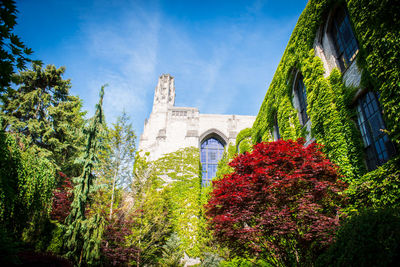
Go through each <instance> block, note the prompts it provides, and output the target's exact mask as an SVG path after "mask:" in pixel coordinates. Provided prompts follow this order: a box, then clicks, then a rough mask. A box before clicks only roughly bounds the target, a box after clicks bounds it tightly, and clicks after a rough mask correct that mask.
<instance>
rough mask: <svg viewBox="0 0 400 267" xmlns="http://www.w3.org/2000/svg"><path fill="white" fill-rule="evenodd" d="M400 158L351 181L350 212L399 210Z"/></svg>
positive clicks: (349, 190)
mask: <svg viewBox="0 0 400 267" xmlns="http://www.w3.org/2000/svg"><path fill="white" fill-rule="evenodd" d="M399 166H400V157H396V158H394V159H392V160H390V161H389V162H387V163H386V164H384V165H382V166H380V167H379V168H377V169H376V170H374V171H372V172H369V173H367V174H366V175H364V176H362V177H361V178H360V179H358V180H355V181H353V182H352V183H351V184H350V186H349V188H348V190H347V192H346V193H347V195H348V196H349V201H350V207H349V208H348V210H349V211H351V210H358V209H362V208H375V209H376V208H384V207H392V208H400V168H399Z"/></svg>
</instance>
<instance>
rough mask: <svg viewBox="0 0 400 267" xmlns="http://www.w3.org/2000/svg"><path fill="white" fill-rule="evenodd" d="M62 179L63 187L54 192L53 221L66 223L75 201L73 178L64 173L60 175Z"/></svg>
mask: <svg viewBox="0 0 400 267" xmlns="http://www.w3.org/2000/svg"><path fill="white" fill-rule="evenodd" d="M58 174H59V175H60V178H61V185H60V186H59V187H58V188H57V189H56V190H55V191H54V198H53V208H52V210H51V214H50V216H51V219H52V220H57V221H58V222H60V223H64V221H65V218H67V216H68V215H69V213H70V211H71V203H72V201H73V199H74V194H73V189H74V186H73V185H72V182H71V178H69V177H67V176H66V175H65V174H64V173H62V172H59V173H58Z"/></svg>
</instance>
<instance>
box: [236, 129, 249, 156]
mask: <svg viewBox="0 0 400 267" xmlns="http://www.w3.org/2000/svg"><path fill="white" fill-rule="evenodd" d="M251 135H252V129H251V128H246V129H243V130H241V131H240V132H239V133H238V134H237V136H236V150H237V153H244V152H246V151H250V150H251V148H252V143H251Z"/></svg>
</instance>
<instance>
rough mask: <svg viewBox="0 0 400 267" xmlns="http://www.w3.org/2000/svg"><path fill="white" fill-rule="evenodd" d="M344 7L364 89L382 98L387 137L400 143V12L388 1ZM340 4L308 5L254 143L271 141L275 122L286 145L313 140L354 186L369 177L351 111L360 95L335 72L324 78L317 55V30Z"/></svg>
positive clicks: (316, 0)
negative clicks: (302, 108)
mask: <svg viewBox="0 0 400 267" xmlns="http://www.w3.org/2000/svg"><path fill="white" fill-rule="evenodd" d="M340 2H341V3H340ZM340 2H339V4H343V5H346V6H347V7H348V10H349V14H350V18H351V20H352V24H353V26H354V30H355V35H356V38H357V39H358V41H359V43H360V53H359V55H358V56H357V64H358V66H359V67H360V69H361V70H362V88H370V89H373V90H377V91H378V92H380V102H381V104H382V107H383V110H384V116H385V119H386V123H387V126H388V133H389V135H390V137H391V138H392V140H394V142H395V143H399V140H400V139H399V137H400V126H399V125H400V116H398V114H399V113H400V106H399V104H398V103H400V88H399V87H400V63H399V61H398V60H395V59H398V58H400V52H399V51H400V39H399V38H400V34H399V32H400V24H399V22H400V19H399V17H400V15H399V14H400V12H399V11H400V9H399V7H398V6H396V5H390V4H389V1H377V0H373V1H369V0H368V1H367V0H358V1H355V0H354V1H350V0H349V1H340ZM337 4H338V2H337V1H332V0H311V1H309V2H308V4H307V6H306V8H305V10H304V11H303V13H302V14H301V16H300V18H299V20H298V22H297V25H296V27H295V29H294V30H293V33H292V35H291V37H290V40H289V43H288V45H287V47H286V50H285V52H284V54H283V56H282V59H281V62H280V63H279V66H278V68H277V71H276V73H275V75H274V77H273V80H272V82H271V84H270V87H269V88H268V91H267V94H266V96H265V98H264V101H263V103H262V105H261V108H260V111H259V113H258V116H257V118H256V121H255V123H254V125H253V129H252V132H253V133H252V141H253V143H257V142H261V141H272V140H273V139H272V134H271V133H272V130H273V127H274V122H275V119H277V121H278V125H279V130H280V134H281V137H282V138H283V139H296V138H299V137H306V136H307V134H311V136H312V137H313V138H314V139H315V141H316V142H317V143H320V144H322V145H324V152H325V153H326V154H327V155H328V157H329V158H330V159H331V160H332V161H333V162H335V163H336V164H337V165H338V166H339V167H340V169H341V171H342V174H343V175H344V179H345V180H346V181H348V182H350V181H353V180H354V179H355V178H358V177H361V176H362V175H363V174H364V173H365V171H366V170H365V165H364V163H363V156H364V154H363V147H362V143H361V142H362V140H361V135H360V133H359V131H358V130H357V128H356V126H355V123H354V119H355V117H356V115H355V112H354V108H353V107H351V106H350V101H351V99H353V98H354V95H355V92H356V89H355V88H351V87H346V86H344V84H343V81H342V76H341V73H340V72H339V70H337V69H335V70H333V71H332V72H331V74H330V75H329V77H324V73H325V70H324V67H323V64H322V61H321V59H320V58H319V57H317V56H315V52H314V49H313V44H314V40H315V38H316V34H317V32H318V29H319V28H320V27H321V26H323V25H325V23H326V18H327V17H328V14H329V12H330V11H331V10H332V8H334V6H335V5H337ZM298 71H299V72H300V73H301V74H302V76H303V81H304V84H305V87H306V90H307V103H308V106H307V114H308V116H309V118H310V120H311V133H307V132H306V129H305V128H306V127H303V128H302V126H301V125H300V123H299V119H298V115H297V111H296V110H295V108H294V107H293V103H292V99H293V94H292V88H293V82H294V76H295V74H296V72H298Z"/></svg>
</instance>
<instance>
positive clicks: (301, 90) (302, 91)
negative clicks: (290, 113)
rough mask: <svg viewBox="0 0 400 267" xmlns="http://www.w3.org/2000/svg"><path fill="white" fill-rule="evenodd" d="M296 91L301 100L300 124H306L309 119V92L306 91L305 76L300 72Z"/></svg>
mask: <svg viewBox="0 0 400 267" xmlns="http://www.w3.org/2000/svg"><path fill="white" fill-rule="evenodd" d="M295 93H296V96H297V99H298V101H299V119H300V124H301V125H302V126H304V125H305V124H306V123H307V121H308V115H307V93H306V87H305V86H304V82H303V76H301V75H300V74H299V77H298V78H297V80H296V87H295Z"/></svg>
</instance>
